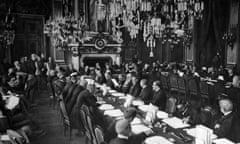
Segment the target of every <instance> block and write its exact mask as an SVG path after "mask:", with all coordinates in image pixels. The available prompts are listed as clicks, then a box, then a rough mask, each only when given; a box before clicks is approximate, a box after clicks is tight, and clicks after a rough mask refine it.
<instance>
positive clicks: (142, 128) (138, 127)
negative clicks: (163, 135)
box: [131, 124, 151, 134]
mask: <svg viewBox="0 0 240 144" xmlns="http://www.w3.org/2000/svg"><path fill="white" fill-rule="evenodd" d="M131 127H132V132H133V133H134V134H140V133H142V132H145V131H149V130H151V129H150V128H149V127H147V126H145V125H143V124H136V125H131Z"/></svg>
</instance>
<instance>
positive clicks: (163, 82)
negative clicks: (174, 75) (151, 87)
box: [160, 75, 169, 92]
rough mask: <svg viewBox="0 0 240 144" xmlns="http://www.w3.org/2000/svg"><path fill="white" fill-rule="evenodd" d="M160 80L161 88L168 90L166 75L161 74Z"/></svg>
mask: <svg viewBox="0 0 240 144" xmlns="http://www.w3.org/2000/svg"><path fill="white" fill-rule="evenodd" d="M160 81H161V85H162V88H163V89H164V90H165V91H167V92H168V91H169V84H168V77H167V76H164V75H161V76H160Z"/></svg>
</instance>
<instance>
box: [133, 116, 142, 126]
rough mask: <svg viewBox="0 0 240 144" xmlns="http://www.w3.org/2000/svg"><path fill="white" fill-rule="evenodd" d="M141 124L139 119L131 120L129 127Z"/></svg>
mask: <svg viewBox="0 0 240 144" xmlns="http://www.w3.org/2000/svg"><path fill="white" fill-rule="evenodd" d="M141 123H142V121H141V119H139V118H137V117H136V118H134V119H133V121H132V122H131V125H136V124H141Z"/></svg>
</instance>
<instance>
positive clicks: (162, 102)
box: [152, 90, 167, 110]
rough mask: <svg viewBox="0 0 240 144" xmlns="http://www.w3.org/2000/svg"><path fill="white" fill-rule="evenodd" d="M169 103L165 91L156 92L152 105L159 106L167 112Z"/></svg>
mask: <svg viewBox="0 0 240 144" xmlns="http://www.w3.org/2000/svg"><path fill="white" fill-rule="evenodd" d="M166 103H167V97H166V94H165V92H164V91H163V90H159V91H157V92H156V91H154V93H153V99H152V104H153V105H155V106H158V107H159V109H160V110H165V108H166Z"/></svg>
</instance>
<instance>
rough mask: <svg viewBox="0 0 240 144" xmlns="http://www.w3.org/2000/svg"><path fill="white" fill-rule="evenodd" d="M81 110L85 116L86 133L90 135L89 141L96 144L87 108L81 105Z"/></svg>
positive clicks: (91, 120)
mask: <svg viewBox="0 0 240 144" xmlns="http://www.w3.org/2000/svg"><path fill="white" fill-rule="evenodd" d="M81 109H82V111H83V112H84V113H85V116H86V123H87V127H88V133H89V134H90V137H91V138H90V140H91V142H92V143H93V144H97V140H96V136H95V132H94V122H93V118H92V115H91V113H90V110H89V107H88V106H86V105H82V107H81Z"/></svg>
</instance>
